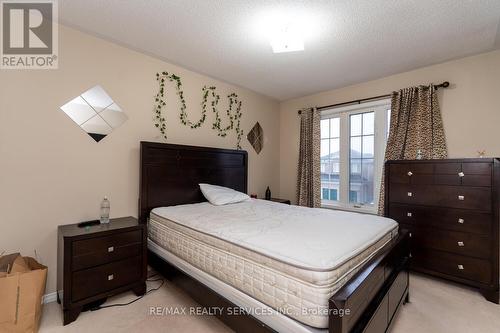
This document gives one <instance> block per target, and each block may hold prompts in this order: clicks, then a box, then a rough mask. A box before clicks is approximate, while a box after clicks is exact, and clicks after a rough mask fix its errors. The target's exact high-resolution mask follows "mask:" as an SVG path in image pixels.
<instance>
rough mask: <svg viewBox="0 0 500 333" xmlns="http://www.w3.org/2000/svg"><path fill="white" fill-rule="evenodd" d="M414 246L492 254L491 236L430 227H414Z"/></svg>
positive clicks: (473, 253)
mask: <svg viewBox="0 0 500 333" xmlns="http://www.w3.org/2000/svg"><path fill="white" fill-rule="evenodd" d="M412 236H413V237H412V238H413V242H414V243H413V244H414V246H413V248H418V247H423V248H427V249H434V250H440V251H446V252H451V253H455V254H459V255H463V256H468V257H475V258H484V259H488V258H490V256H491V250H490V249H491V239H490V237H489V236H482V235H477V234H470V233H463V232H456V231H447V230H440V229H429V228H418V227H417V228H414V229H413V232H412Z"/></svg>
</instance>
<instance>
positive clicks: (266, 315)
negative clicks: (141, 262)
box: [148, 239, 328, 333]
mask: <svg viewBox="0 0 500 333" xmlns="http://www.w3.org/2000/svg"><path fill="white" fill-rule="evenodd" d="M148 248H149V250H151V251H153V252H154V253H156V254H157V255H158V256H160V257H161V258H163V259H164V260H166V261H168V262H169V263H171V264H172V265H174V266H175V267H177V268H178V269H180V270H181V271H183V272H184V273H186V274H188V275H189V276H191V277H193V278H194V279H196V280H197V281H199V282H201V283H203V284H204V285H205V286H207V287H209V288H210V289H212V290H213V291H215V292H216V293H218V294H219V295H221V296H222V297H224V298H226V299H227V300H228V301H230V302H232V303H233V304H235V305H236V306H237V307H239V308H242V309H245V310H246V311H247V312H249V313H251V314H252V316H254V317H255V318H257V319H258V320H260V321H261V322H262V323H264V324H266V325H267V326H269V327H271V328H272V329H273V330H275V331H276V332H286V333H328V329H324V328H323V329H320V328H314V327H311V326H308V325H304V324H301V323H300V322H298V321H296V320H294V319H291V318H290V317H287V316H285V315H283V314H281V313H279V312H278V311H276V310H274V309H273V308H271V307H269V306H267V305H265V304H264V303H262V302H259V301H258V300H256V299H255V298H253V297H251V296H249V295H247V294H245V293H243V292H241V291H239V290H238V289H236V288H234V287H231V286H230V285H228V284H227V283H224V282H222V281H220V280H219V279H216V278H214V277H213V276H211V275H210V274H208V273H205V272H204V271H202V270H200V269H198V268H196V267H194V266H193V265H191V264H189V263H188V262H187V261H185V260H183V259H181V258H179V257H177V256H176V255H174V254H172V253H171V252H169V251H167V250H165V249H164V248H163V247H162V246H160V245H158V244H156V243H154V242H153V241H151V240H150V239H149V240H148ZM232 311H233V312H234V313H237V311H236V309H235V310H232Z"/></svg>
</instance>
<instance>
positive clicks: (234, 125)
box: [154, 72, 243, 149]
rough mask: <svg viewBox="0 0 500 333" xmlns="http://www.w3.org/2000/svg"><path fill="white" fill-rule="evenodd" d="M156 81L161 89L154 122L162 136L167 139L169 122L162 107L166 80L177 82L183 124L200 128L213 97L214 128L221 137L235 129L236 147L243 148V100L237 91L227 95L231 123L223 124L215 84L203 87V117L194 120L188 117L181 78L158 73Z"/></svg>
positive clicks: (166, 73) (157, 96) (156, 101)
mask: <svg viewBox="0 0 500 333" xmlns="http://www.w3.org/2000/svg"><path fill="white" fill-rule="evenodd" d="M156 81H158V83H159V86H160V90H159V91H158V93H157V94H156V96H155V107H154V113H155V115H154V124H155V127H156V128H158V129H159V131H160V132H161V134H162V136H163V137H164V138H165V139H167V123H166V118H165V116H164V115H163V112H162V109H163V107H164V106H165V105H166V102H165V94H166V91H165V83H166V81H169V82H175V88H176V94H177V95H178V96H179V101H180V121H181V123H182V124H183V125H185V126H189V127H191V128H193V129H194V128H199V127H201V125H203V123H204V122H205V120H206V116H207V103H208V99H209V97H211V99H212V100H211V102H210V105H211V108H212V112H213V113H214V114H215V120H214V123H213V124H212V129H214V130H216V131H217V135H218V136H220V137H226V136H227V133H228V132H229V131H230V130H233V129H234V130H235V132H236V140H237V142H236V148H237V149H241V138H242V136H243V130H242V129H241V128H240V125H241V116H242V114H241V104H242V103H241V101H240V100H239V98H238V95H237V94H235V93H231V94H229V95H228V96H227V97H228V99H229V108H228V109H227V110H226V114H227V116H228V118H229V124H227V125H225V126H223V125H222V119H221V117H220V114H219V109H218V108H217V106H218V104H219V100H220V96H219V94H217V92H216V88H215V87H214V86H211V87H207V86H204V87H203V89H202V103H201V117H200V119H199V120H198V121H196V122H192V121H190V120H189V119H188V115H187V111H186V100H185V99H184V92H183V91H182V82H181V78H180V77H179V76H177V75H175V74H169V73H168V72H161V73H156Z"/></svg>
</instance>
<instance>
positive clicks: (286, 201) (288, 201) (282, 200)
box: [271, 198, 292, 205]
mask: <svg viewBox="0 0 500 333" xmlns="http://www.w3.org/2000/svg"><path fill="white" fill-rule="evenodd" d="M271 201H274V202H279V203H282V204H287V205H291V204H292V203H291V202H290V200H288V199H279V198H271Z"/></svg>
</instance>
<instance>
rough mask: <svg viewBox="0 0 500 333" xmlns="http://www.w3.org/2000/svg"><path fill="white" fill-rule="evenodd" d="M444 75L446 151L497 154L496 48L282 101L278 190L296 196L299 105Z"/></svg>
mask: <svg viewBox="0 0 500 333" xmlns="http://www.w3.org/2000/svg"><path fill="white" fill-rule="evenodd" d="M353 70H355V66H353ZM331 75H335V73H331ZM445 80H446V81H449V82H450V83H451V86H450V88H448V89H446V90H439V93H438V94H439V103H440V106H441V110H442V114H443V122H444V127H445V133H446V138H447V144H448V152H449V156H450V157H476V156H477V151H478V150H483V149H485V150H486V153H487V155H488V156H500V144H499V142H500V130H499V125H500V51H496V52H490V53H485V54H480V55H477V56H473V57H468V58H464V59H460V60H456V61H450V62H446V63H443V64H439V65H434V66H430V67H425V68H421V69H417V70H414V71H411V72H406V73H401V74H397V75H393V76H389V77H386V78H383V79H379V80H375V81H370V82H365V83H362V84H358V85H354V86H349V87H345V88H342V89H336V90H331V91H327V92H323V93H319V94H315V95H311V96H306V97H302V98H298V99H294V100H290V101H286V102H283V103H281V106H280V108H281V111H280V196H281V197H285V198H291V199H294V200H295V189H296V186H295V183H296V175H297V161H298V146H299V119H298V116H297V110H299V109H300V108H303V107H310V106H322V105H330V104H334V103H341V102H346V101H351V100H355V99H360V98H366V97H372V96H378V95H384V94H387V93H389V92H391V91H393V90H397V89H400V88H404V87H408V86H414V85H419V84H429V83H431V82H434V83H441V82H443V81H445Z"/></svg>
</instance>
